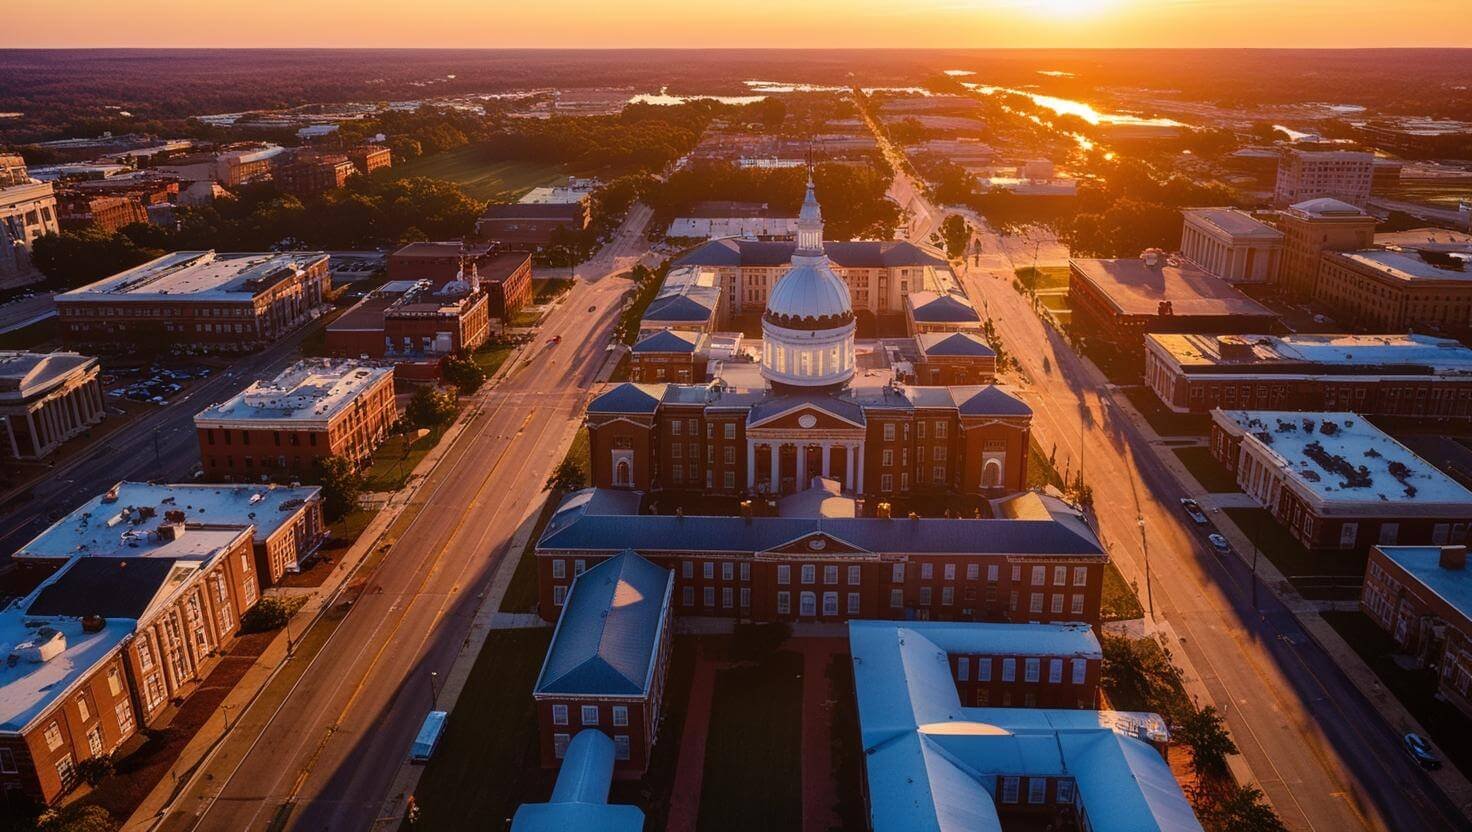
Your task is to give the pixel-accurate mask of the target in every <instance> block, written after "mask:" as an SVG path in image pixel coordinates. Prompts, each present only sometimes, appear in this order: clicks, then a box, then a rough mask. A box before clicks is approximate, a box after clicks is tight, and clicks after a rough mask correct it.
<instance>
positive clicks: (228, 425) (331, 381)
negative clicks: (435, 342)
mask: <svg viewBox="0 0 1472 832" xmlns="http://www.w3.org/2000/svg"><path fill="white" fill-rule="evenodd" d="M397 421H398V409H397V407H396V405H395V403H394V371H393V368H392V367H385V366H379V365H374V364H366V363H363V362H358V361H351V360H334V359H304V360H302V361H298V362H297V363H296V364H293V365H292V366H291V367H288V368H287V369H286V370H284V371H282V373H281V374H280V375H278V376H277V377H276V378H274V379H272V380H271V381H257V382H255V383H253V384H251V386H249V387H247V388H245V390H243V391H241V392H240V393H238V394H237V395H235V396H234V397H233V398H230V399H228V400H226V401H224V402H221V403H219V404H215V405H211V406H210V407H208V408H205V410H203V411H202V412H200V414H199V415H197V416H195V417H194V427H195V430H196V432H197V433H198V434H199V450H200V458H201V459H202V460H203V463H204V474H205V476H206V477H207V478H209V479H211V480H216V481H232V480H233V481H241V482H249V481H262V482H268V481H278V482H279V481H285V480H290V479H297V478H303V477H310V476H312V475H314V474H315V473H316V472H317V470H318V469H317V463H318V461H319V460H322V459H325V458H327V457H332V456H336V457H342V458H344V459H347V460H349V461H350V462H352V463H353V464H354V465H362V464H363V463H365V462H366V461H367V460H368V458H369V457H370V456H371V455H372V453H373V450H374V449H375V448H377V447H378V445H379V443H381V442H382V441H383V439H384V438H385V437H386V436H388V432H389V429H390V428H392V427H393V425H394V424H395V423H396V422H397Z"/></svg>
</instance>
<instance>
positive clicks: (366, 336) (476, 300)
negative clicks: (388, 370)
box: [327, 264, 491, 381]
mask: <svg viewBox="0 0 1472 832" xmlns="http://www.w3.org/2000/svg"><path fill="white" fill-rule="evenodd" d="M490 330H491V320H490V316H489V314H488V311H487V293H486V292H485V291H482V288H481V284H480V279H479V277H478V276H477V274H476V271H475V266H474V265H473V264H472V265H471V266H470V272H469V274H467V275H466V276H465V279H464V280H463V281H461V280H453V281H449V282H447V283H444V284H442V285H441V286H440V288H439V289H435V288H434V285H433V284H432V283H431V282H430V281H428V280H418V281H390V282H388V283H385V284H384V285H383V286H380V287H379V288H378V289H375V290H374V291H373V292H371V293H369V294H368V296H367V297H365V298H363V300H361V301H359V302H358V303H357V304H355V305H354V306H353V307H352V308H351V309H349V310H348V311H347V312H344V313H343V314H342V315H340V316H339V317H338V318H337V320H335V321H333V322H332V323H330V324H328V325H327V350H328V352H330V353H332V354H333V355H336V356H342V357H346V358H362V357H367V358H381V359H385V360H388V361H392V362H394V364H395V367H396V374H397V375H398V377H399V378H400V379H401V380H411V381H415V380H417V381H428V380H432V379H437V378H439V376H440V373H441V371H442V369H443V365H444V361H445V359H446V357H448V356H450V355H454V354H456V353H461V352H469V351H472V350H475V349H478V348H479V347H480V346H481V345H482V344H484V343H485V342H486V340H487V339H488V338H489V337H490Z"/></svg>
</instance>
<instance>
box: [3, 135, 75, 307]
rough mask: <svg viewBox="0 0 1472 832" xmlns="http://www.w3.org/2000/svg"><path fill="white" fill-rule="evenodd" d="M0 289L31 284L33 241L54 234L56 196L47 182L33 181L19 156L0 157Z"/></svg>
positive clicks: (35, 274)
mask: <svg viewBox="0 0 1472 832" xmlns="http://www.w3.org/2000/svg"><path fill="white" fill-rule="evenodd" d="M0 161H3V166H0V180H3V181H5V182H9V183H12V184H8V185H0V287H3V286H13V285H16V284H20V283H31V282H34V281H36V280H40V279H41V276H42V275H41V273H40V272H39V271H37V270H36V268H35V266H33V265H32V264H31V250H32V247H33V246H34V245H35V243H36V238H37V237H40V236H42V235H43V234H56V233H59V232H60V231H61V226H60V224H59V222H58V218H57V215H56V192H55V190H54V189H53V188H52V185H51V183H50V182H36V181H33V180H32V179H31V178H30V176H29V175H28V174H27V172H26V168H25V163H24V162H23V161H22V160H21V158H20V157H19V156H15V155H7V156H5V157H0Z"/></svg>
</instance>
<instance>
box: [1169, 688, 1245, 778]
mask: <svg viewBox="0 0 1472 832" xmlns="http://www.w3.org/2000/svg"><path fill="white" fill-rule="evenodd" d="M1171 738H1172V739H1174V740H1175V741H1176V742H1179V743H1181V744H1182V745H1184V746H1186V747H1187V748H1189V749H1191V767H1192V768H1193V769H1195V771H1196V774H1197V775H1199V776H1201V777H1222V776H1224V775H1226V773H1227V756H1228V755H1230V754H1236V753H1237V744H1236V743H1234V742H1232V737H1231V736H1230V735H1229V734H1228V733H1227V726H1226V725H1225V724H1224V723H1223V722H1222V717H1221V714H1220V713H1218V712H1217V709H1216V706H1214V705H1207V706H1206V707H1204V708H1202V709H1201V710H1199V711H1192V712H1190V713H1188V714H1186V715H1184V716H1182V717H1181V718H1180V720H1179V721H1177V722H1176V724H1175V725H1173V726H1171Z"/></svg>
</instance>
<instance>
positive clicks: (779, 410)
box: [746, 394, 865, 427]
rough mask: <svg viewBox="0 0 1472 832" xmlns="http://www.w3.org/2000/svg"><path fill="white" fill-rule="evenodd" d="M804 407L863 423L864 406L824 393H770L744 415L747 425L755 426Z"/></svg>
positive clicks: (858, 423) (859, 423) (855, 422)
mask: <svg viewBox="0 0 1472 832" xmlns="http://www.w3.org/2000/svg"><path fill="white" fill-rule="evenodd" d="M804 407H811V408H813V409H815V410H821V411H823V412H825V413H831V414H833V415H834V416H836V417H838V418H840V419H843V420H845V421H849V422H853V423H854V424H856V425H863V424H865V420H864V408H863V407H861V406H859V405H857V404H855V403H854V402H852V401H849V400H847V399H843V398H839V397H838V396H825V395H821V394H818V395H801V394H792V395H770V396H767V397H766V398H764V399H762V400H761V401H759V402H757V403H756V404H754V405H752V408H751V412H750V414H748V415H747V417H746V425H747V427H755V426H757V425H759V424H760V423H762V422H764V421H766V420H767V419H772V418H775V417H777V416H781V415H782V414H784V413H791V412H792V411H794V410H799V409H801V408H804Z"/></svg>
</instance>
